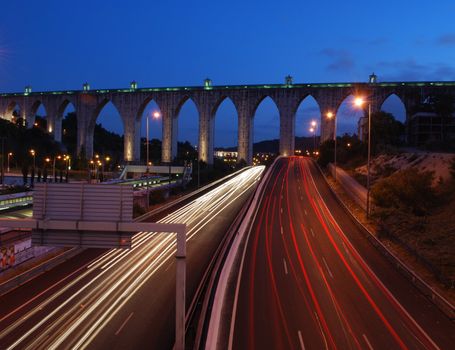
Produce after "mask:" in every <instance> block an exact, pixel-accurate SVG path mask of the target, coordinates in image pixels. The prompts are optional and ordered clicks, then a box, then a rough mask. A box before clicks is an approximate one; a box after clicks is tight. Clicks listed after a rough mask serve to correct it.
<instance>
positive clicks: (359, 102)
mask: <svg viewBox="0 0 455 350" xmlns="http://www.w3.org/2000/svg"><path fill="white" fill-rule="evenodd" d="M365 102H366V101H365V100H364V99H363V98H362V97H357V98H356V99H355V100H354V105H355V106H356V107H362V106H363V105H364V104H365ZM370 158H371V103H370V102H368V157H367V217H369V216H370Z"/></svg>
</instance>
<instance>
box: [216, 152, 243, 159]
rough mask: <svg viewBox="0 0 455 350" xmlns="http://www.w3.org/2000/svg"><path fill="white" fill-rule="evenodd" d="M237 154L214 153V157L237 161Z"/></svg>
mask: <svg viewBox="0 0 455 350" xmlns="http://www.w3.org/2000/svg"><path fill="white" fill-rule="evenodd" d="M237 155H238V152H236V151H235V152H234V151H215V157H216V158H220V159H224V158H235V159H237Z"/></svg>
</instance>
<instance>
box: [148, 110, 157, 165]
mask: <svg viewBox="0 0 455 350" xmlns="http://www.w3.org/2000/svg"><path fill="white" fill-rule="evenodd" d="M160 116H161V113H160V112H158V111H155V112H153V113H152V118H153V119H158V118H159V117H160ZM146 118H147V119H146V121H147V123H146V129H147V130H146V132H147V172H148V168H149V165H150V159H149V156H150V152H149V147H150V136H149V118H148V117H146Z"/></svg>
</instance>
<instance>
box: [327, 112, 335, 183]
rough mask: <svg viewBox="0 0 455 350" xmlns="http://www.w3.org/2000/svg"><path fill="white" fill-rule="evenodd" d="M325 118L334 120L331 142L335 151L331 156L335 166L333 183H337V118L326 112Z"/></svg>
mask: <svg viewBox="0 0 455 350" xmlns="http://www.w3.org/2000/svg"><path fill="white" fill-rule="evenodd" d="M327 118H328V119H332V118H334V120H333V122H334V123H335V127H334V131H333V141H334V142H335V147H334V148H335V151H334V154H333V164H334V166H335V174H334V176H333V177H334V179H335V182H336V181H337V118H336V115H335V114H333V113H332V112H327Z"/></svg>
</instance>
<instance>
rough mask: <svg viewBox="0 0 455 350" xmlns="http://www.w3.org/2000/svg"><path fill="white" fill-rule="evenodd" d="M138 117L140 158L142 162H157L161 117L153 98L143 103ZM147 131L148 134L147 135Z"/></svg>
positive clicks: (161, 125) (161, 133) (161, 132)
mask: <svg viewBox="0 0 455 350" xmlns="http://www.w3.org/2000/svg"><path fill="white" fill-rule="evenodd" d="M139 118H140V121H139V122H140V130H141V131H140V138H141V141H140V160H141V163H142V164H147V162H148V163H149V164H157V163H159V162H160V161H161V141H162V139H163V118H162V115H161V109H160V107H159V106H158V104H157V103H156V102H155V101H154V100H149V101H148V102H146V103H145V106H144V107H143V111H142V113H139ZM147 131H148V136H147Z"/></svg>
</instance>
